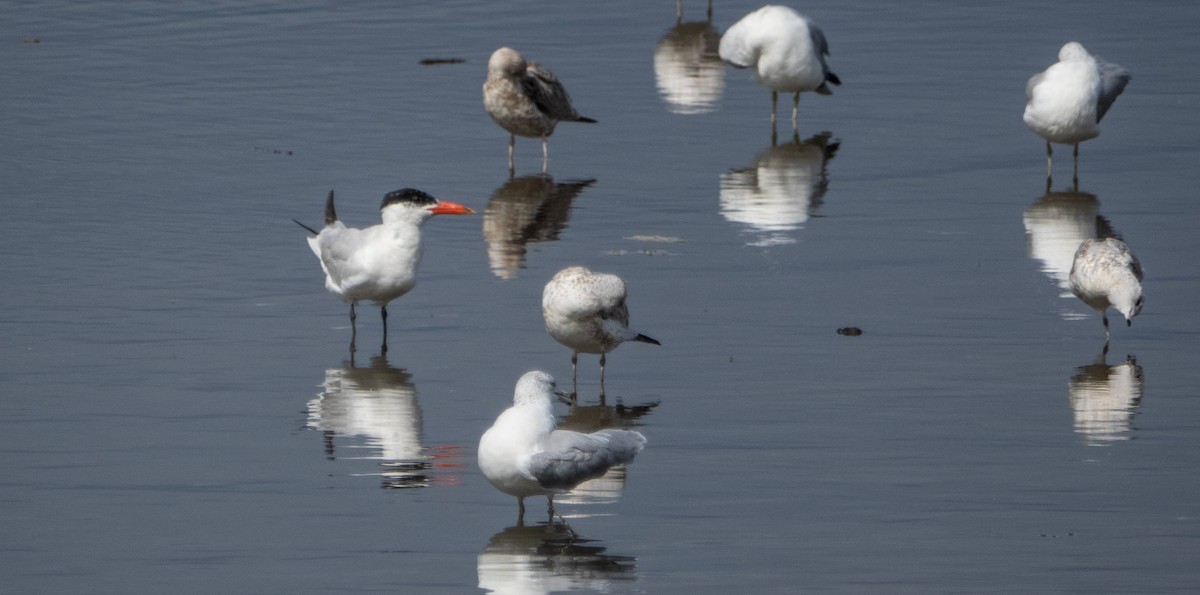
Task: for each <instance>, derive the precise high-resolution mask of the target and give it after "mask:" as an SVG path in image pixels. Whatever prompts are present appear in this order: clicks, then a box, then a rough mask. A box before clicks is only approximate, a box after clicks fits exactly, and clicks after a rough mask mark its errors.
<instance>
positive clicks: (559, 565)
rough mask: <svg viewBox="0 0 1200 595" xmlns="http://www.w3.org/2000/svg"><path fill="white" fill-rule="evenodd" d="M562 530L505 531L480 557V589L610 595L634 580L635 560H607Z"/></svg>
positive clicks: (528, 594)
mask: <svg viewBox="0 0 1200 595" xmlns="http://www.w3.org/2000/svg"><path fill="white" fill-rule="evenodd" d="M599 543H600V542H598V541H595V540H590V539H583V538H581V537H579V536H578V535H577V534H575V533H574V532H572V531H571V530H570V529H569V528H567V527H566V526H564V525H557V524H556V525H553V526H548V525H538V526H534V527H526V526H516V527H509V528H507V529H505V530H503V531H501V532H499V533H497V534H495V535H493V536H492V538H491V540H490V541H488V544H487V546H486V547H485V548H484V549H483V553H481V554H479V561H478V572H479V588H480V589H485V590H486V592H488V593H498V594H522V595H532V594H542V593H558V592H561V591H576V590H579V591H592V592H608V591H609V590H610V589H611V588H612V587H613V586H614V584H616V583H625V582H632V581H636V580H637V579H638V576H637V566H636V562H637V558H634V557H633V556H615V555H612V554H607V553H605V551H606V550H607V548H606V547H604V546H602V545H599Z"/></svg>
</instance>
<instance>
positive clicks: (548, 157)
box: [542, 136, 550, 176]
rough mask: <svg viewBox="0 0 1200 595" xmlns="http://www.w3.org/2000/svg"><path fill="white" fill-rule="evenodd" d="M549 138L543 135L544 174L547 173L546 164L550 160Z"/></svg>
mask: <svg viewBox="0 0 1200 595" xmlns="http://www.w3.org/2000/svg"><path fill="white" fill-rule="evenodd" d="M547 140H548V139H547V138H546V137H545V136H543V137H542V175H543V176H544V175H546V166H547V164H549V162H550V151H549V150H548V149H547V148H546V145H547V144H548V143H547Z"/></svg>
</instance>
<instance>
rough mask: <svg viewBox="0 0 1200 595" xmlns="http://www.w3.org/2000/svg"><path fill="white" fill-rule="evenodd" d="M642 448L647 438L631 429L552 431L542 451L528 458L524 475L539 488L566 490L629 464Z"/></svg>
mask: <svg viewBox="0 0 1200 595" xmlns="http://www.w3.org/2000/svg"><path fill="white" fill-rule="evenodd" d="M645 445H646V437H645V436H643V435H641V434H640V433H638V432H634V431H633V430H600V431H599V432H593V433H591V434H582V433H579V432H572V431H569V430H555V431H553V432H551V433H550V436H548V437H547V438H546V440H545V442H544V443H543V449H542V451H541V452H538V453H536V454H534V455H533V456H532V457H530V460H529V472H528V474H527V475H528V476H529V477H530V478H531V479H533V480H535V481H537V482H538V483H539V484H540V485H541V486H542V487H545V488H549V489H556V490H569V489H571V488H573V487H575V486H577V485H579V484H580V483H583V482H584V481H587V480H589V479H592V478H595V477H600V476H601V475H604V473H605V472H606V471H608V470H609V468H610V467H613V466H614V465H620V464H623V463H628V462H630V461H632V460H633V457H634V456H636V455H637V453H639V452H641V450H642V447H644V446H645Z"/></svg>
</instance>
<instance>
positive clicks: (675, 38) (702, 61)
mask: <svg viewBox="0 0 1200 595" xmlns="http://www.w3.org/2000/svg"><path fill="white" fill-rule="evenodd" d="M675 17H676V21H675V26H674V27H671V28H670V29H668V30H667V33H666V35H664V36H663V38H662V39H660V40H659V42H658V46H657V47H655V48H654V76H655V80H656V81H657V82H658V92H659V94H660V95H662V98H663V101H665V102H666V103H667V109H668V110H670V111H671V112H673V113H676V114H703V113H708V112H711V111H713V110H714V109H716V106H717V102H718V101H720V99H721V93H722V92H723V91H724V90H725V64H724V62H722V61H721V56H720V55H718V54H717V46H718V45H720V43H721V34H720V33H718V32H717V30H716V29H715V28H713V26H712V3H711V2H709V4H708V20H706V21H702V22H692V23H685V22H683V6H682V1H681V2H680V3H678V4H677V5H676V11H675Z"/></svg>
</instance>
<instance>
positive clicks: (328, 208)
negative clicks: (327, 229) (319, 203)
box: [325, 190, 337, 225]
mask: <svg viewBox="0 0 1200 595" xmlns="http://www.w3.org/2000/svg"><path fill="white" fill-rule="evenodd" d="M334 221H337V211H336V210H334V208H333V191H332V190H330V191H329V198H327V199H325V225H333V222H334Z"/></svg>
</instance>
